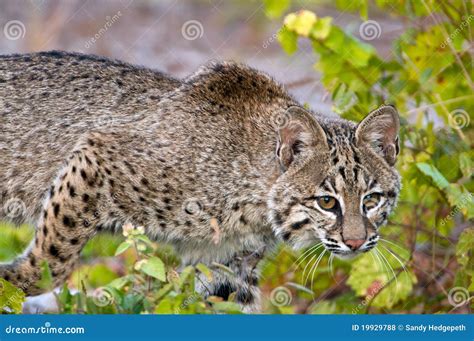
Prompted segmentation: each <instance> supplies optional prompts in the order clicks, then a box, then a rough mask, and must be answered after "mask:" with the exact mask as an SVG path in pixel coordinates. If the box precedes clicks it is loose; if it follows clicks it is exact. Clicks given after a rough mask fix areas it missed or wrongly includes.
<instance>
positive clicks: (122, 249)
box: [115, 240, 133, 256]
mask: <svg viewBox="0 0 474 341" xmlns="http://www.w3.org/2000/svg"><path fill="white" fill-rule="evenodd" d="M132 245H133V243H132V242H131V241H129V240H126V241H124V242H123V243H121V244H120V245H119V246H118V247H117V251H115V255H116V256H118V255H120V254H122V253H124V252H125V251H127V250H128V249H129V248H130V247H131V246H132Z"/></svg>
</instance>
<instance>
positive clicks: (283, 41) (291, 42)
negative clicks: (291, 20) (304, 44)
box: [277, 26, 298, 55]
mask: <svg viewBox="0 0 474 341" xmlns="http://www.w3.org/2000/svg"><path fill="white" fill-rule="evenodd" d="M277 40H278V41H279V42H280V45H281V47H282V48H283V50H284V51H285V52H286V53H288V54H289V55H291V54H293V53H294V52H295V51H296V50H297V49H298V35H297V34H296V33H295V32H293V31H290V30H289V29H288V28H287V27H286V26H283V27H282V29H281V30H280V31H279V32H278V35H277Z"/></svg>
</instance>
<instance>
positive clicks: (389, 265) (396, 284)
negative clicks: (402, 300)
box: [379, 251, 398, 292]
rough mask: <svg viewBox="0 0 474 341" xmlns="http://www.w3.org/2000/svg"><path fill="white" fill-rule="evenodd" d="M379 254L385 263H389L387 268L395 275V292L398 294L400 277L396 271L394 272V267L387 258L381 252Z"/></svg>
mask: <svg viewBox="0 0 474 341" xmlns="http://www.w3.org/2000/svg"><path fill="white" fill-rule="evenodd" d="M379 254H380V256H381V257H382V259H383V260H385V262H386V263H387V266H388V268H389V269H390V271H391V272H392V274H393V279H395V292H398V278H397V277H398V276H397V274H396V273H395V271H393V267H392V265H391V264H390V263H389V261H388V259H387V258H386V257H385V255H384V254H383V253H382V252H380V251H379Z"/></svg>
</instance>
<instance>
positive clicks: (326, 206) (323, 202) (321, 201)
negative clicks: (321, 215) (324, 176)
mask: <svg viewBox="0 0 474 341" xmlns="http://www.w3.org/2000/svg"><path fill="white" fill-rule="evenodd" d="M317 203H318V205H319V207H321V208H322V209H323V210H328V211H330V210H334V209H335V208H336V207H337V200H336V199H335V198H333V197H331V196H329V195H324V196H322V197H319V198H317Z"/></svg>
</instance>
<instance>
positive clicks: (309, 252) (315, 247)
mask: <svg viewBox="0 0 474 341" xmlns="http://www.w3.org/2000/svg"><path fill="white" fill-rule="evenodd" d="M322 245H323V243H322V242H321V243H318V244H316V245H313V246H311V247H310V248H309V249H308V250H306V251H305V252H303V254H302V255H301V256H299V257H298V258H297V259H296V260H295V261H294V262H293V264H292V265H291V267H293V266H294V265H295V264H296V263H298V264H296V267H299V266H300V265H301V263H303V262H304V260H305V259H306V258H308V256H310V255H311V254H312V253H313V251H316V250H317V249H319V248H320V247H321V246H322ZM305 255H306V256H305ZM303 257H304V258H303Z"/></svg>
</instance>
